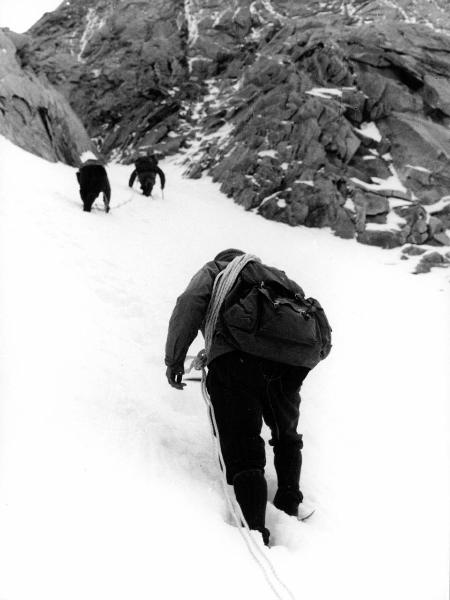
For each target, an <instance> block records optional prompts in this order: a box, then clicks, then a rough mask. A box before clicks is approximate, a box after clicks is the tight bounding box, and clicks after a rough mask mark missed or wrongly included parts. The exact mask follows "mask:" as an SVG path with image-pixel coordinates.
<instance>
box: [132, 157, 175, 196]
mask: <svg viewBox="0 0 450 600" xmlns="http://www.w3.org/2000/svg"><path fill="white" fill-rule="evenodd" d="M134 167H135V168H134V171H133V172H132V173H131V176H130V180H129V182H128V185H129V187H133V184H134V181H135V179H136V177H137V178H138V180H139V183H140V184H141V190H142V193H143V194H144V196H151V194H152V191H153V186H154V185H155V181H156V175H158V176H159V181H160V184H161V189H162V190H163V189H164V186H165V184H166V177H165V175H164V173H163V171H162V170H161V169H160V168H159V167H158V160H157V158H156V156H155V155H154V154H148V155H147V156H139V157H138V158H137V159H136V160H135V162H134Z"/></svg>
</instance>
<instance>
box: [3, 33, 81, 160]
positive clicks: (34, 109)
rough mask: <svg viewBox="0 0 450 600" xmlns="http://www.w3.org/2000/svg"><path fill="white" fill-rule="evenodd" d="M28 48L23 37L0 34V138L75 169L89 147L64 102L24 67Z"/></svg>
mask: <svg viewBox="0 0 450 600" xmlns="http://www.w3.org/2000/svg"><path fill="white" fill-rule="evenodd" d="M28 46H29V39H28V38H27V37H26V36H20V35H17V34H14V33H12V32H9V31H8V30H3V31H2V30H0V81H1V87H0V134H1V135H4V136H5V137H6V138H8V139H9V140H11V141H12V142H14V143H15V144H17V145H18V146H21V147H22V148H24V149H25V150H28V151H29V152H33V153H34V154H37V155H38V156H41V157H43V158H46V159H47V160H51V161H57V160H60V161H62V162H65V163H68V164H72V165H76V164H78V163H79V157H80V154H81V153H82V152H84V151H86V150H92V143H91V141H90V139H89V136H88V134H87V132H86V130H85V129H84V127H83V125H82V123H81V121H80V120H79V119H78V117H77V116H76V115H75V113H74V111H73V110H72V108H71V107H70V105H69V103H68V102H67V100H66V99H65V98H64V97H63V96H62V95H61V94H60V93H59V92H57V91H56V90H55V89H53V88H52V86H51V85H49V84H48V82H47V81H46V80H45V78H44V79H43V78H42V77H37V76H36V74H35V73H34V72H33V71H32V70H31V69H29V68H24V67H23V61H24V60H26V54H27V52H28Z"/></svg>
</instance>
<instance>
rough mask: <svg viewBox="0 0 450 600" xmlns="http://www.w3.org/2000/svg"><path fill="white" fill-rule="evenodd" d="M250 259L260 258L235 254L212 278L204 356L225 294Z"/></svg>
mask: <svg viewBox="0 0 450 600" xmlns="http://www.w3.org/2000/svg"><path fill="white" fill-rule="evenodd" d="M250 261H254V262H255V261H256V262H261V259H260V258H258V257H257V256H254V255H253V254H242V255H240V256H236V257H235V258H233V260H232V261H230V262H229V263H228V265H227V266H226V267H225V269H223V270H222V271H220V273H219V274H218V275H217V277H216V278H215V280H214V286H213V291H212V295H211V300H210V302H209V306H208V310H207V312H206V320H205V350H206V356H207V355H208V354H209V352H210V350H211V345H212V338H213V335H214V331H215V329H216V325H217V319H218V317H219V312H220V309H221V307H222V304H223V301H224V300H225V296H226V295H227V294H228V292H229V291H230V290H231V288H232V287H233V285H234V283H235V281H236V279H237V276H238V275H239V273H240V272H241V271H242V269H243V268H244V267H245V265H246V264H247V263H249V262H250Z"/></svg>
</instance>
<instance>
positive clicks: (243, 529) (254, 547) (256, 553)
mask: <svg viewBox="0 0 450 600" xmlns="http://www.w3.org/2000/svg"><path fill="white" fill-rule="evenodd" d="M250 261H257V262H261V260H260V259H259V258H258V257H257V256H254V255H253V254H243V255H241V256H237V257H236V258H234V259H233V260H232V261H231V262H230V263H229V264H228V265H227V267H226V268H225V269H223V271H221V272H220V273H219V274H218V275H217V277H216V279H215V281H214V286H213V292H212V295H211V301H210V303H209V306H208V310H207V314H206V322H205V350H202V351H201V352H199V354H198V356H197V358H195V359H194V360H193V362H192V365H191V368H192V367H193V368H195V369H197V370H201V371H202V381H201V389H202V396H203V399H204V401H205V405H206V408H207V412H208V415H209V421H210V424H211V437H212V440H213V445H214V447H215V451H216V456H217V459H218V462H219V468H220V475H221V476H220V480H221V483H222V488H223V491H224V495H225V499H226V501H227V504H228V508H229V510H230V512H231V515H232V517H233V520H234V522H235V524H236V526H237V528H238V530H239V533H240V535H241V537H242V538H243V540H244V542H245V544H246V546H247V549H248V551H249V552H250V554H251V556H252V558H253V559H254V561H255V562H256V564H257V565H258V566H259V568H260V569H261V571H262V573H263V575H264V578H265V580H266V582H267V584H268V585H269V587H270V588H271V590H272V591H273V593H274V595H275V597H276V598H277V599H278V600H287V599H289V600H295V596H294V594H293V593H292V592H291V590H290V589H289V588H288V587H287V585H286V584H285V583H284V582H283V581H281V579H280V577H279V576H278V574H277V572H276V571H275V568H274V566H273V565H272V563H271V562H270V560H269V558H268V557H267V556H266V555H265V553H264V552H263V550H262V548H261V547H260V546H259V545H258V543H257V542H256V540H255V538H254V537H253V536H252V534H251V532H250V528H249V526H248V523H247V521H246V519H245V517H244V515H243V514H242V510H241V507H240V505H239V503H238V502H237V501H236V499H235V498H234V497H232V496H231V494H230V492H229V488H228V484H227V481H226V476H225V462H224V459H223V454H222V449H221V446H220V438H219V430H218V427H217V421H216V417H215V414H214V408H213V406H212V403H211V398H210V396H209V393H208V390H207V387H206V370H205V365H206V359H207V356H208V352H209V351H210V350H211V344H212V338H213V335H214V330H215V327H216V324H217V319H218V316H219V312H220V308H221V306H222V304H223V301H224V299H225V297H226V295H227V293H228V292H229V291H230V289H231V288H232V287H233V285H234V283H235V281H236V279H237V277H238V275H239V273H240V272H241V270H242V269H243V268H244V267H245V265H246V264H247V263H249V262H250Z"/></svg>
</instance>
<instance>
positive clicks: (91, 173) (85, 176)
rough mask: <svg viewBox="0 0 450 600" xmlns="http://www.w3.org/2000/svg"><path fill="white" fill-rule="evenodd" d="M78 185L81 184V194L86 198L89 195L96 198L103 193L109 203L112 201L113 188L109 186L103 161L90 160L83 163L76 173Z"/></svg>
mask: <svg viewBox="0 0 450 600" xmlns="http://www.w3.org/2000/svg"><path fill="white" fill-rule="evenodd" d="M76 176H77V180H78V183H79V184H80V194H81V197H82V198H84V197H85V196H86V195H88V194H92V195H94V196H95V197H97V196H98V194H100V192H103V193H104V194H105V196H106V199H107V201H108V202H109V200H110V199H111V186H110V184H109V180H108V175H107V173H106V169H105V167H104V165H103V164H102V163H101V161H99V160H97V159H89V160H87V161H86V162H85V163H83V164H82V165H81V167H80V169H79V171H77V173H76Z"/></svg>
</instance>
